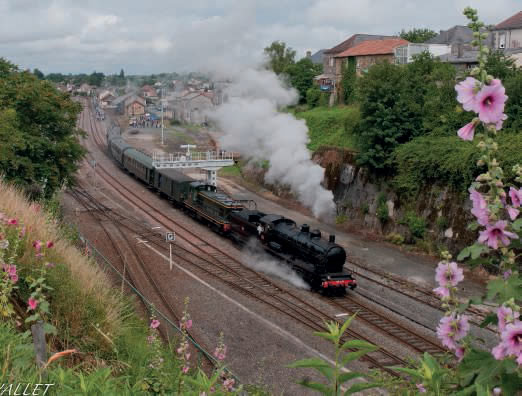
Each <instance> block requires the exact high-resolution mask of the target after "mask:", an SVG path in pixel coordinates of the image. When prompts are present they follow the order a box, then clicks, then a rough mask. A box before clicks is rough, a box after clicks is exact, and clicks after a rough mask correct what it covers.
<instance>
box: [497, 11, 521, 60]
mask: <svg viewBox="0 0 522 396" xmlns="http://www.w3.org/2000/svg"><path fill="white" fill-rule="evenodd" d="M492 36H493V44H494V48H496V49H501V50H504V49H515V48H522V11H519V12H517V13H516V14H515V15H513V16H511V17H509V18H508V19H506V20H505V21H502V22H500V23H499V24H498V25H496V26H495V27H494V28H493V29H492Z"/></svg>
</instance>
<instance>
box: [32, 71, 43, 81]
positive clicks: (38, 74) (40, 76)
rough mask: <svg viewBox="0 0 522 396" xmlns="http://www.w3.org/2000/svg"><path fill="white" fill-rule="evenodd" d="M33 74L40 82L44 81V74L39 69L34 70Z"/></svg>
mask: <svg viewBox="0 0 522 396" xmlns="http://www.w3.org/2000/svg"><path fill="white" fill-rule="evenodd" d="M33 74H34V75H35V76H36V77H37V78H38V79H39V80H43V79H44V77H45V76H44V74H43V73H42V72H41V71H40V70H39V69H36V68H35V69H34V70H33Z"/></svg>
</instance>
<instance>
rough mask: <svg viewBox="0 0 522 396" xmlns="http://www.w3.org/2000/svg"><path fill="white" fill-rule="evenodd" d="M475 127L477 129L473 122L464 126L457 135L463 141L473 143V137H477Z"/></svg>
mask: <svg viewBox="0 0 522 396" xmlns="http://www.w3.org/2000/svg"><path fill="white" fill-rule="evenodd" d="M475 127H476V124H475V123H474V122H473V121H472V122H470V123H468V124H466V125H464V126H463V127H462V128H460V129H459V130H458V131H457V135H458V136H459V138H461V139H462V140H469V141H471V140H473V137H474V136H475Z"/></svg>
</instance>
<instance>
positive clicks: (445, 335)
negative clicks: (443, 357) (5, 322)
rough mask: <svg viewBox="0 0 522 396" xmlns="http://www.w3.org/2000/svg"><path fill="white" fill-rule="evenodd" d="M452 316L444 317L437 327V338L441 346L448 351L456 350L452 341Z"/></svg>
mask: <svg viewBox="0 0 522 396" xmlns="http://www.w3.org/2000/svg"><path fill="white" fill-rule="evenodd" d="M452 320H453V317H452V316H444V317H443V318H442V319H441V320H440V322H439V325H438V326H437V337H439V339H440V340H441V341H442V345H444V346H446V347H448V348H449V349H456V348H457V345H456V343H455V340H454V339H453V330H452V328H451V322H452Z"/></svg>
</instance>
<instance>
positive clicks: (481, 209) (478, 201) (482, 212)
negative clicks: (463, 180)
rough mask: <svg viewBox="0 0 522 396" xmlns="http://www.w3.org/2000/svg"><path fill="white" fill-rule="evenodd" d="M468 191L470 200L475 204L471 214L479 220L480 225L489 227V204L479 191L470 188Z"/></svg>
mask: <svg viewBox="0 0 522 396" xmlns="http://www.w3.org/2000/svg"><path fill="white" fill-rule="evenodd" d="M468 191H469V193H470V194H469V199H470V200H471V202H473V208H472V209H471V213H472V214H473V216H475V217H476V218H477V220H478V223H479V224H480V225H483V226H485V225H487V224H488V223H489V210H488V203H487V202H486V200H485V199H484V197H483V196H482V194H481V193H479V192H478V191H477V190H475V189H473V188H470V189H469V190H468Z"/></svg>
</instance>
